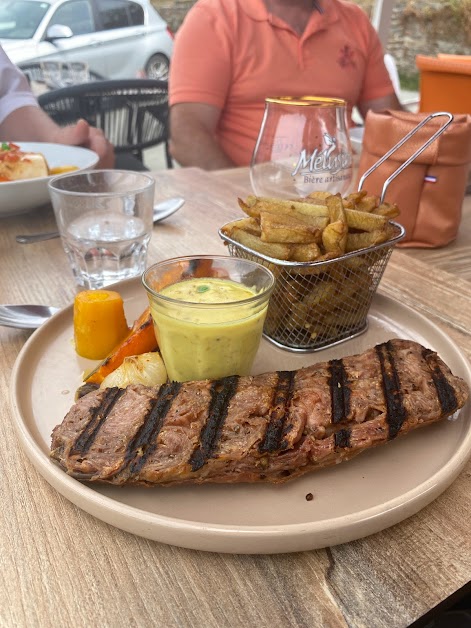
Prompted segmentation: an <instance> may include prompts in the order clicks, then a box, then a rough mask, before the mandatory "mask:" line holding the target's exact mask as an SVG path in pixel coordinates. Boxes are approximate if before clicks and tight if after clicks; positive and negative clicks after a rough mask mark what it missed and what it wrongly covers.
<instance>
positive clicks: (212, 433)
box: [189, 375, 239, 471]
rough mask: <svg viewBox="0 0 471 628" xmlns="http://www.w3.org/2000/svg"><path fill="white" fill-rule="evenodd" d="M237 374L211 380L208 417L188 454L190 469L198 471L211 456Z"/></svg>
mask: <svg viewBox="0 0 471 628" xmlns="http://www.w3.org/2000/svg"><path fill="white" fill-rule="evenodd" d="M238 383H239V376H238V375H233V376H231V377H225V378H223V379H219V380H216V381H215V382H213V384H212V386H211V390H210V394H211V401H210V402H209V408H208V418H207V420H206V423H205V424H204V425H203V427H202V429H201V433H200V439H199V444H198V446H197V447H196V449H195V450H194V451H193V453H192V454H191V456H190V460H189V463H190V466H191V470H192V471H198V470H199V469H201V467H203V466H204V464H205V463H206V461H207V460H208V458H210V457H211V456H212V454H213V453H214V450H215V449H216V445H217V443H218V441H219V438H220V436H221V431H222V426H223V424H224V421H225V420H226V416H227V413H228V411H229V404H230V401H231V399H232V397H233V396H234V395H235V393H236V391H237V386H238Z"/></svg>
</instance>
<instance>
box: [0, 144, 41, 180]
mask: <svg viewBox="0 0 471 628" xmlns="http://www.w3.org/2000/svg"><path fill="white" fill-rule="evenodd" d="M47 176H49V166H48V164H47V161H46V158H45V157H44V155H43V154H41V153H30V152H24V151H22V150H21V149H20V147H19V146H18V145H17V144H14V143H13V142H2V143H1V145H0V183H3V182H4V181H18V180H20V179H36V178H38V177H47Z"/></svg>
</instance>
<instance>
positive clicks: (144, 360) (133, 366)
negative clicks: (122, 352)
mask: <svg viewBox="0 0 471 628" xmlns="http://www.w3.org/2000/svg"><path fill="white" fill-rule="evenodd" d="M166 381H167V369H166V368H165V366H164V363H163V361H162V358H161V357H160V354H159V353H157V352H156V351H151V352H149V353H143V354H142V355H132V356H129V357H127V358H124V362H123V363H122V364H121V366H118V368H117V369H116V370H114V371H113V372H112V373H110V374H109V375H107V376H106V377H105V379H104V380H103V381H102V382H101V384H100V388H113V387H114V386H116V387H117V388H126V386H128V385H129V384H143V385H144V386H162V384H165V382H166Z"/></svg>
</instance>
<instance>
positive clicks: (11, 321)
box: [0, 305, 60, 329]
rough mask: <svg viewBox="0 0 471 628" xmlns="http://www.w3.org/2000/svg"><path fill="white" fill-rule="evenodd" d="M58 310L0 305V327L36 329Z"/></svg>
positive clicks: (48, 307)
mask: <svg viewBox="0 0 471 628" xmlns="http://www.w3.org/2000/svg"><path fill="white" fill-rule="evenodd" d="M59 309H60V308H58V307H53V306H52V305H0V325H3V326H5V327H17V328H18V329H37V328H38V327H40V326H41V325H42V324H43V323H45V322H46V321H47V320H48V319H49V318H51V316H52V315H53V314H55V313H56V312H58V311H59Z"/></svg>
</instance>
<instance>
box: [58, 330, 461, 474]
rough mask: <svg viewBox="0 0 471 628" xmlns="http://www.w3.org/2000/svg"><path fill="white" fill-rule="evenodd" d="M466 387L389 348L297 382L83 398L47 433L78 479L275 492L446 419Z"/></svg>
mask: <svg viewBox="0 0 471 628" xmlns="http://www.w3.org/2000/svg"><path fill="white" fill-rule="evenodd" d="M468 393H469V390H468V386H467V384H466V383H465V382H464V381H463V380H462V379H460V378H459V377H455V376H454V375H453V374H452V373H451V371H450V369H449V368H448V367H447V366H446V365H445V364H444V362H442V360H441V359H440V358H439V357H438V356H437V354H436V353H434V352H433V351H431V350H429V349H425V348H424V347H422V346H421V345H419V344H417V343H415V342H411V341H408V340H390V341H388V342H386V343H384V344H380V345H377V346H376V347H374V348H373V349H369V350H368V351H366V352H365V353H362V354H361V355H356V356H351V357H346V358H344V359H342V360H331V361H330V362H324V363H321V364H316V365H314V366H310V367H307V368H303V369H301V370H299V371H279V372H276V373H266V374H264V375H257V376H254V377H237V376H234V377H226V378H224V379H221V380H217V381H208V380H205V381H198V382H186V383H183V384H180V383H175V382H172V383H168V384H165V385H163V386H162V387H160V388H148V387H144V386H137V385H136V386H134V385H132V386H128V387H127V388H126V389H118V388H108V389H99V390H97V391H94V392H91V393H89V394H87V395H85V396H84V397H83V398H82V399H80V400H79V401H78V402H77V403H76V404H75V405H74V406H73V407H72V408H71V410H70V411H69V412H68V414H67V416H66V417H65V419H64V420H63V422H62V424H61V425H58V426H57V427H56V428H54V431H53V434H52V451H51V456H52V458H54V459H55V460H57V461H58V462H59V464H60V465H61V467H63V468H64V469H65V470H66V471H67V473H69V474H70V475H72V476H73V477H75V478H77V479H79V480H89V481H99V482H107V483H111V484H118V485H121V484H142V485H149V486H152V485H155V484H164V485H169V484H178V483H184V482H195V483H201V482H257V481H270V482H283V481H286V480H287V479H290V478H294V477H297V476H300V475H303V474H304V473H307V472H309V471H313V470H315V469H320V468H322V467H325V466H327V465H331V464H334V463H338V462H341V461H343V460H347V459H349V458H352V457H353V456H355V455H357V454H359V453H360V452H362V451H364V450H365V449H369V448H371V447H374V446H376V445H381V444H383V443H387V442H388V441H389V440H391V439H393V438H395V437H396V436H398V435H403V434H406V433H407V432H409V431H410V430H412V429H415V428H417V427H421V426H423V425H427V424H429V423H433V422H435V421H438V420H439V419H443V418H445V417H447V416H450V415H452V414H453V413H454V412H455V411H456V410H458V408H461V407H462V406H463V405H464V403H465V402H466V399H467V397H468Z"/></svg>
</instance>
